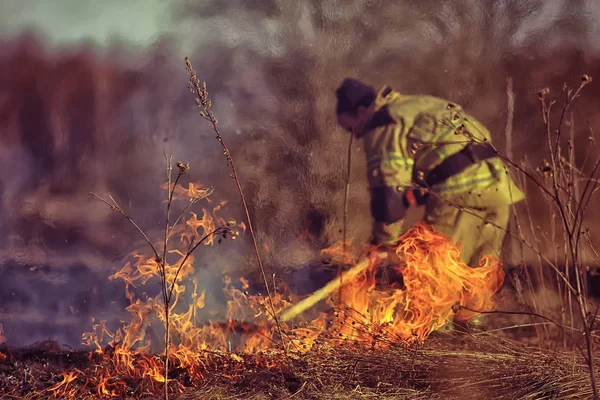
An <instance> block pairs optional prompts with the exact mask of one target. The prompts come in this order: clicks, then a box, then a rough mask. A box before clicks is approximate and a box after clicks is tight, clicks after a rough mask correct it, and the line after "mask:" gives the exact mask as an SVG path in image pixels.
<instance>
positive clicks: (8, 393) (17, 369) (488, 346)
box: [0, 334, 592, 399]
mask: <svg viewBox="0 0 600 400" xmlns="http://www.w3.org/2000/svg"><path fill="white" fill-rule="evenodd" d="M1 352H2V354H3V355H4V356H6V358H5V359H4V360H2V361H0V386H1V389H0V390H1V392H0V393H3V394H2V395H0V398H2V399H16V398H23V399H45V398H54V397H53V394H54V393H57V394H58V395H59V396H58V397H57V398H77V399H92V398H103V397H104V398H106V397H108V396H100V395H99V394H98V388H97V383H98V382H99V380H100V378H101V376H102V373H101V372H100V371H109V372H110V374H109V380H108V381H107V382H108V384H107V385H106V387H107V388H108V389H109V390H115V389H118V390H121V391H122V394H121V396H119V397H120V398H131V399H142V398H144V399H146V398H148V399H150V398H159V396H160V391H161V384H160V383H157V382H154V381H152V380H151V379H146V380H142V379H140V378H131V377H127V376H126V375H119V372H118V370H116V369H115V366H114V364H113V363H112V362H111V361H109V360H108V359H104V358H103V357H102V356H101V355H98V354H96V355H90V353H88V352H83V351H80V352H75V351H70V350H67V349H63V348H60V347H59V346H58V345H57V344H56V343H54V342H43V343H40V344H38V345H36V346H33V347H31V348H27V349H19V350H17V349H9V348H7V347H4V348H3V349H2V350H1ZM106 354H110V349H108V350H107V353H106ZM136 359H137V360H136V362H135V365H136V366H143V365H149V364H147V363H149V362H153V361H156V362H159V361H158V359H156V358H155V357H154V356H151V355H139V356H137V357H136ZM198 360H199V363H198V365H197V369H196V370H195V375H193V374H192V373H190V371H189V370H186V369H184V368H180V367H179V366H178V365H177V364H175V365H174V366H173V368H172V370H171V371H172V372H171V374H170V377H171V379H172V388H173V389H174V393H173V394H172V396H171V398H173V399H288V398H294V399H342V398H344V399H374V398H377V399H591V398H592V396H591V388H590V384H589V375H588V372H587V367H586V365H585V362H584V361H583V360H582V359H581V357H580V356H579V355H578V354H567V353H560V352H552V351H548V350H544V351H541V350H539V349H536V348H533V347H528V346H524V345H522V344H519V343H517V342H514V341H512V340H508V339H502V338H500V337H498V336H493V335H491V334H456V335H448V334H435V335H433V336H431V337H430V338H429V339H428V340H427V342H426V343H425V344H424V345H422V346H420V347H412V348H406V347H401V346H396V345H392V346H391V347H389V348H387V349H385V350H375V349H369V348H365V347H362V348H360V349H357V348H353V347H352V346H348V344H342V343H339V344H335V343H333V342H324V343H322V344H320V345H317V346H316V347H315V348H314V349H313V350H311V351H309V352H308V353H305V354H301V355H299V354H289V355H288V356H287V357H286V356H285V355H284V354H283V353H282V352H281V351H273V352H270V353H261V354H252V355H239V357H237V356H232V355H231V354H227V353H217V352H206V353H202V354H198ZM144 363H146V364H144ZM65 372H67V373H70V372H71V373H76V374H77V377H76V378H75V379H74V380H73V381H72V382H70V383H69V384H68V385H67V386H66V387H64V389H65V392H54V391H52V390H51V389H52V387H56V385H57V384H58V383H60V382H61V381H63V375H61V374H62V373H65Z"/></svg>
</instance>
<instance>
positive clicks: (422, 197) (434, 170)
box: [336, 79, 524, 268]
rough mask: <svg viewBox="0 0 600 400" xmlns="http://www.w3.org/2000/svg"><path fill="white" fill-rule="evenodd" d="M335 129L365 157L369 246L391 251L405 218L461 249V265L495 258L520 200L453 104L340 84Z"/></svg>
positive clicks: (485, 142)
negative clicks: (358, 144)
mask: <svg viewBox="0 0 600 400" xmlns="http://www.w3.org/2000/svg"><path fill="white" fill-rule="evenodd" d="M336 95H337V106H336V114H337V118H338V123H339V125H340V126H341V127H342V128H344V129H345V130H347V131H349V132H351V133H352V134H354V135H355V137H357V138H362V140H363V143H364V150H365V152H366V156H367V175H368V183H369V190H370V196H371V197H370V198H371V200H370V203H371V204H370V208H371V215H372V217H373V229H372V238H373V244H374V245H378V247H380V248H383V250H382V251H379V254H381V255H382V258H385V257H386V254H387V250H386V247H388V248H389V246H395V245H396V244H397V238H398V237H399V236H400V234H401V230H402V226H403V222H404V219H405V215H406V212H407V210H408V208H410V207H416V206H419V205H423V206H424V208H425V215H424V221H425V222H426V223H428V224H431V225H432V226H433V227H434V228H435V230H436V231H437V232H440V233H442V234H445V235H446V236H448V237H449V238H450V239H451V240H452V241H453V242H454V243H456V244H458V245H459V246H460V247H461V257H462V259H463V261H464V263H465V264H467V265H469V266H471V267H473V268H477V267H479V266H480V264H479V262H480V259H481V257H482V256H484V255H496V256H499V253H500V249H501V247H502V242H503V240H504V238H505V234H506V229H507V226H508V222H509V217H510V207H511V205H513V204H515V203H517V202H519V201H521V200H523V199H524V194H523V192H522V191H521V190H520V189H519V188H518V187H517V186H516V184H515V183H514V181H513V180H512V178H511V177H510V176H509V174H508V171H507V169H506V167H505V164H504V162H503V160H502V159H501V158H500V157H499V156H498V154H497V152H496V151H495V149H494V148H493V147H492V146H491V135H490V132H489V131H488V129H487V128H486V127H485V126H484V125H483V124H482V123H481V122H479V121H478V120H477V119H476V118H474V117H473V116H471V115H469V114H468V113H466V112H465V111H464V110H463V109H462V107H461V106H460V105H458V104H455V103H452V102H450V101H448V100H444V99H441V98H437V97H433V96H427V95H405V94H401V93H399V92H398V91H395V90H393V89H392V88H391V87H389V86H384V87H383V88H381V89H380V90H379V91H376V90H375V88H373V87H372V86H370V85H367V84H364V83H362V82H359V81H357V80H354V79H345V80H344V81H343V82H342V84H341V86H340V87H339V88H338V89H337V90H336Z"/></svg>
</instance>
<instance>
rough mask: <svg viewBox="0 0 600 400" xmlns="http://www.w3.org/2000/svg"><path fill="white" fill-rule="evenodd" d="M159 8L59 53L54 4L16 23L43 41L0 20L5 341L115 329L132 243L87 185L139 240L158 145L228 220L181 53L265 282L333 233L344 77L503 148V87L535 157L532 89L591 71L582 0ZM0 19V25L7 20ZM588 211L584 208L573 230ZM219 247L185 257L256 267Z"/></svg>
mask: <svg viewBox="0 0 600 400" xmlns="http://www.w3.org/2000/svg"><path fill="white" fill-rule="evenodd" d="M111 4H112V3H111ZM115 4H116V5H113V6H111V5H109V4H105V5H104V6H103V10H104V11H103V14H102V15H103V16H104V17H103V18H106V20H107V21H108V20H110V21H113V22H114V19H115V18H113V17H114V15H115V11H114V10H116V11H118V12H121V11H123V13H124V14H123V15H128V14H127V13H126V12H125V9H122V8H121V7H122V5H121V3H120V2H115ZM3 7H6V6H3ZM112 7H114V8H112ZM169 7H170V8H169V12H170V15H168V16H169V18H170V21H169V22H168V23H167V22H164V21H163V22H162V23H160V24H159V23H157V22H152V23H150V22H148V21H149V20H150V19H151V18H149V17H148V15H147V10H146V9H145V8H144V7H142V6H140V7H139V8H136V7H132V8H131V9H127V10H131V11H132V13H133V14H134V15H136V18H139V19H140V20H139V21H138V22H139V29H136V32H137V33H136V35H138V36H134V35H129V36H127V37H116V36H114V35H112V34H110V33H109V32H110V31H109V29H108V27H109V26H110V24H109V23H108V22H106V24H104V23H99V25H98V26H97V27H95V28H94V29H95V30H96V32H95V36H96V39H94V41H91V40H89V38H88V39H86V41H85V42H82V43H80V44H68V45H65V44H64V43H63V42H62V40H66V39H74V36H73V35H75V33H72V32H75V31H76V32H79V33H77V35H78V37H85V35H84V33H81V32H84V31H83V29H84V28H83V27H84V26H85V24H81V23H79V24H75V21H74V20H76V19H77V18H76V17H74V15H77V10H75V11H73V14H72V15H71V14H69V15H71V16H69V17H65V16H64V14H61V13H58V12H57V11H56V10H55V14H56V15H57V17H56V19H55V21H51V22H48V21H49V20H43V21H46V22H44V23H39V26H35V28H38V29H41V30H43V29H47V28H48V27H50V28H52V30H53V32H54V33H53V35H54V36H53V39H50V38H45V37H44V38H42V36H41V34H40V33H36V32H35V31H27V32H20V31H19V29H21V28H20V27H19V26H17V25H15V24H12V25H10V29H8V30H7V31H5V32H4V35H5V39H3V40H2V42H1V43H0V49H1V50H2V51H1V52H0V63H1V65H2V66H3V68H2V69H0V140H1V141H2V143H1V144H2V146H1V147H0V167H1V168H0V185H1V199H2V209H1V210H0V224H1V230H0V232H1V234H0V240H1V243H2V249H1V250H0V255H1V256H2V260H3V263H4V266H3V267H2V274H3V280H2V284H1V285H0V301H1V303H2V310H1V313H2V314H0V322H1V323H2V324H3V325H4V328H5V335H6V336H7V337H8V339H9V343H11V344H13V345H21V344H26V343H30V342H31V341H35V340H40V339H41V338H44V337H45V336H48V335H52V336H53V337H57V338H59V340H63V341H64V342H65V343H68V344H70V345H72V346H75V345H77V344H78V342H79V338H80V336H81V333H82V332H83V331H85V330H88V329H89V328H88V327H87V326H84V325H86V324H88V323H89V318H90V317H91V316H99V315H100V314H101V313H102V314H104V315H111V316H112V317H113V318H114V319H115V320H118V319H120V318H123V315H121V314H120V312H121V311H122V310H123V307H122V306H123V304H124V303H123V302H124V300H123V293H124V291H123V290H122V286H119V283H118V282H114V281H113V282H108V279H107V277H108V275H109V274H110V273H112V272H114V270H116V269H117V268H118V267H120V266H121V264H122V257H123V256H124V255H125V254H127V252H129V251H131V250H134V249H137V248H143V247H142V246H143V243H142V242H140V241H138V236H137V232H136V231H135V230H134V229H133V228H132V227H131V226H129V225H128V224H127V223H126V221H125V220H124V219H122V217H120V216H119V215H116V213H114V212H112V211H111V210H109V209H108V208H107V207H106V206H105V205H103V204H100V203H99V202H97V201H94V200H93V199H91V198H90V196H89V193H90V192H92V191H93V192H97V193H99V194H103V193H105V192H110V193H112V194H113V196H115V198H116V199H117V200H118V201H119V203H120V204H121V205H123V206H124V207H125V208H126V209H127V211H128V212H129V213H130V214H131V216H132V217H133V218H134V219H135V220H136V221H137V222H138V223H139V224H140V225H141V226H142V227H144V229H146V230H147V231H148V232H149V234H150V235H159V234H160V230H161V225H162V223H163V200H164V193H163V192H161V190H160V188H159V186H160V184H161V183H162V181H163V177H164V156H163V152H165V151H166V152H168V153H173V154H174V155H175V158H176V160H182V161H189V162H190V164H191V167H192V170H191V174H190V178H189V179H191V180H192V181H194V182H202V183H203V184H206V185H210V186H213V187H214V188H215V189H216V190H215V194H214V198H215V201H216V200H217V199H218V200H221V199H226V200H228V206H227V207H226V208H225V209H224V210H223V211H222V212H221V215H222V216H224V217H226V218H229V217H233V218H238V219H241V218H242V213H241V212H240V208H239V197H238V194H237V191H236V187H235V185H234V183H233V182H232V180H231V179H230V178H229V172H230V171H229V170H228V168H227V166H226V165H225V161H224V158H223V156H222V150H221V148H220V146H219V144H218V143H217V142H216V141H215V140H214V133H213V132H212V131H211V129H210V126H208V125H207V124H206V123H205V122H204V121H202V120H201V118H200V117H199V116H198V115H197V111H196V109H195V108H194V105H193V97H192V95H191V94H190V93H189V91H188V89H187V87H186V84H187V76H186V72H185V66H184V63H183V57H184V55H189V56H190V58H191V60H192V63H193V65H194V67H195V68H196V69H197V71H198V75H199V76H200V78H201V79H204V80H206V82H207V85H208V90H209V93H210V97H211V99H212V100H213V105H214V106H213V107H214V112H215V114H216V116H217V118H218V119H219V121H220V127H221V130H222V133H223V135H224V137H225V139H226V140H227V142H228V144H229V146H230V148H231V150H232V153H233V157H234V160H235V162H236V165H237V167H238V170H239V174H240V178H241V180H242V183H243V186H244V190H245V193H246V196H247V198H248V201H249V204H250V207H251V210H250V211H251V215H252V217H253V222H254V224H255V228H256V230H257V236H258V239H259V241H260V243H261V246H262V251H263V254H264V258H265V261H266V264H267V267H268V268H269V271H268V272H277V274H280V273H282V272H281V271H282V270H287V269H293V268H294V267H297V266H302V265H307V264H310V263H312V262H314V260H315V259H318V258H319V250H320V249H322V248H323V247H325V246H327V245H330V244H332V243H333V242H335V241H336V240H339V239H340V238H341V233H340V230H341V221H342V202H343V193H344V176H345V162H346V160H345V154H346V148H347V140H348V137H347V135H346V134H345V133H344V132H341V131H340V130H339V129H338V128H337V127H336V124H335V119H334V115H333V108H334V96H333V93H334V89H335V87H337V85H339V83H340V82H341V80H342V79H343V78H345V77H347V76H354V77H357V78H360V79H363V80H366V81H368V82H370V83H372V84H373V85H375V86H380V85H383V84H391V85H392V86H393V87H394V88H396V89H398V90H400V91H402V92H405V93H427V94H432V95H436V96H441V97H445V98H448V99H451V100H453V101H455V102H458V103H460V104H462V105H464V106H465V107H466V108H467V109H468V110H469V111H470V112H471V113H473V114H474V115H475V116H477V117H479V118H480V119H481V120H482V121H483V122H484V123H486V124H487V125H488V126H489V127H490V129H491V130H492V131H493V134H494V140H495V142H496V143H497V144H498V146H499V147H500V148H504V145H505V138H504V137H503V132H504V130H505V124H506V119H507V116H506V79H507V78H508V77H512V78H513V80H514V90H515V95H516V112H515V120H514V128H513V132H514V138H513V144H514V149H513V151H514V153H515V157H516V158H517V159H520V158H521V157H522V156H525V155H527V157H528V159H529V160H530V161H531V162H532V163H537V162H539V161H541V158H542V157H543V153H544V149H543V148H541V146H540V145H539V144H540V141H541V140H544V139H543V138H544V130H543V126H542V121H541V116H540V115H539V114H540V113H539V104H538V102H537V98H536V95H535V93H536V91H537V90H539V89H540V88H542V87H544V86H549V87H551V88H552V91H553V93H555V92H556V94H557V95H558V94H560V93H559V92H560V89H561V88H562V85H563V83H564V82H567V83H569V84H570V85H577V84H578V81H579V77H580V75H581V74H583V73H588V74H590V75H591V76H592V77H594V78H595V77H596V76H595V72H596V71H598V70H600V68H599V67H600V63H598V51H599V50H600V47H599V43H598V42H599V41H598V39H597V38H598V37H600V36H599V35H598V32H597V30H598V24H597V23H596V21H597V18H598V16H600V7H598V6H597V5H596V4H595V2H594V1H577V2H575V1H566V0H565V1H553V2H549V1H541V0H539V1H529V2H519V1H496V2H493V4H491V3H490V5H482V3H481V2H480V1H476V0H472V1H467V2H465V1H449V0H447V1H443V2H433V1H403V2H394V1H350V2H344V6H343V8H342V5H341V2H337V1H323V2H322V1H303V2H289V1H283V0H281V1H277V0H269V1H244V2H242V1H228V2H223V1H204V2H198V1H193V2H192V1H174V2H170V6H169ZM144 10H146V11H144ZM9 11H10V13H8V12H3V13H0V14H2V15H6V16H8V15H11V14H12V15H15V16H16V15H19V13H20V12H21V11H20V9H19V10H17V9H15V10H9ZM42 11H44V9H43V7H42V9H39V8H37V9H35V8H34V11H32V13H31V14H29V15H30V18H29V20H31V21H39V20H42V19H41V17H40V16H41V15H45V11H44V12H42ZM46 11H47V10H46ZM141 11H144V12H142V13H141V14H137V13H138V12H141ZM81 12H82V11H81ZM111 12H112V13H111ZM118 12H117V14H118ZM36 13H37V14H39V16H37V17H35V18H33V17H31V15H36ZM58 16H61V17H60V18H59V17H58ZM111 16H112V17H111ZM144 16H145V17H144ZM121 18H123V19H127V18H126V16H121ZM36 23H37V22H36ZM111 23H112V22H111ZM127 23H128V24H135V20H134V18H133V17H131V19H130V20H129V21H127ZM153 24H154V25H153ZM54 27H57V28H56V29H54ZM58 27H62V28H61V29H59V28H58ZM161 27H162V28H161ZM67 28H73V30H70V29H67ZM75 28H77V29H75ZM163 28H164V33H162V34H158V32H159V29H163ZM63 30H64V32H63ZM40 32H41V31H40ZM69 32H71V33H69ZM593 84H595V83H593ZM593 84H592V85H593ZM596 93H597V92H596V91H593V90H588V91H587V92H585V93H584V94H583V96H584V98H585V99H582V101H580V102H579V103H578V104H577V105H576V106H575V107H574V121H575V125H574V129H575V132H576V139H577V140H576V146H577V149H579V150H577V151H578V153H577V156H578V158H579V159H580V160H582V159H583V158H584V157H585V154H584V151H583V150H584V149H587V147H588V142H587V138H588V136H589V127H588V124H589V125H590V126H592V127H594V126H596V125H597V124H596V123H597V120H598V113H597V111H596V110H595V108H596V107H595V104H596V101H597V100H598V98H597V96H598V95H597V94H596ZM353 152H354V153H353V157H354V160H355V162H354V165H353V169H352V171H351V181H352V186H351V193H350V199H349V235H350V236H351V237H353V238H355V240H356V241H357V242H361V241H364V240H367V239H368V236H369V233H370V215H369V211H368V193H367V191H366V180H365V176H364V159H363V156H362V153H361V149H360V145H359V144H357V145H356V148H355V149H353ZM529 192H530V193H532V194H534V195H535V197H539V196H537V194H536V192H535V190H534V189H531V188H529ZM536 204H537V205H538V206H539V205H540V204H542V205H543V204H544V203H540V202H539V201H538V202H537V203H536V202H535V201H533V200H532V202H531V203H530V205H532V206H533V209H534V210H535V211H534V213H533V217H534V218H535V220H534V221H535V222H534V224H535V225H540V226H541V227H542V228H544V229H545V228H548V227H549V224H550V222H549V218H548V212H547V210H546V209H545V208H544V207H536ZM596 214H597V212H596ZM596 214H592V213H591V212H590V214H589V215H590V221H592V218H593V221H594V223H593V224H592V223H591V222H590V225H592V226H591V227H592V228H594V226H593V225H596V223H595V221H596V219H597V215H596ZM416 217H418V215H417V214H415V215H413V216H412V217H411V218H412V219H414V218H416ZM593 234H594V235H596V236H597V232H595V231H594V232H593ZM155 237H158V236H155ZM246 239H248V238H246ZM223 246H224V247H221V248H217V249H208V250H206V251H203V252H202V255H199V261H198V262H199V264H202V265H206V266H207V267H206V268H208V269H209V270H210V271H212V272H211V273H209V275H210V274H213V275H210V276H213V278H211V279H217V278H216V277H217V276H218V273H219V272H220V271H221V270H223V269H225V268H228V269H229V270H232V271H236V270H237V271H241V272H240V273H243V274H245V275H249V276H252V275H253V274H255V273H256V272H257V271H256V267H255V264H254V263H253V262H252V261H253V258H252V256H251V251H250V247H249V243H248V241H247V240H246V241H243V242H241V243H237V242H236V243H235V244H226V245H225V244H224V245H223ZM225 246H226V247H227V249H225ZM207 280H210V279H209V278H207ZM216 286H218V285H216ZM69 306H71V307H69ZM73 310H78V311H77V312H76V313H74V312H73ZM34 313H35V318H34ZM16 315H18V316H20V318H16V317H15V316H16ZM30 317H31V318H30ZM27 321H29V322H27ZM67 326H69V327H70V328H69V329H67V328H66V327H67ZM67 331H68V334H67V333H66V332H67Z"/></svg>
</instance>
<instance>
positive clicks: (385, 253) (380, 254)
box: [368, 238, 397, 264]
mask: <svg viewBox="0 0 600 400" xmlns="http://www.w3.org/2000/svg"><path fill="white" fill-rule="evenodd" d="M369 244H370V245H371V247H370V249H369V253H368V257H369V258H373V257H374V259H375V261H376V262H377V264H380V263H383V262H384V261H386V260H387V259H388V258H389V257H390V256H391V255H395V251H394V249H395V248H396V246H397V244H385V243H379V242H378V241H377V240H376V239H375V238H372V239H371V241H370V242H369Z"/></svg>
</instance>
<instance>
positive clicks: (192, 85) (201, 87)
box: [185, 57, 287, 352]
mask: <svg viewBox="0 0 600 400" xmlns="http://www.w3.org/2000/svg"><path fill="white" fill-rule="evenodd" d="M185 65H186V69H187V71H188V75H189V84H188V87H189V89H190V91H191V92H192V93H194V94H195V95H196V96H197V97H196V99H195V101H196V105H197V106H198V107H199V108H200V112H199V114H200V116H201V117H202V118H204V119H205V120H206V121H208V122H209V123H210V124H211V126H212V128H213V131H214V132H215V134H216V135H217V136H216V139H217V140H218V141H219V143H220V144H221V146H222V147H223V154H224V155H225V159H226V160H227V165H228V166H229V168H230V169H231V177H232V178H233V179H234V180H235V183H236V186H237V189H238V192H239V194H240V199H241V202H242V207H243V208H244V213H245V215H246V222H247V223H248V230H249V231H250V236H251V237H252V245H253V247H254V255H255V256H256V260H257V262H258V268H259V269H260V273H261V276H262V279H263V283H264V285H265V290H266V291H267V297H268V299H269V305H270V306H271V310H268V309H267V311H268V312H269V314H270V315H271V317H272V318H273V320H274V321H275V324H276V326H277V330H278V333H279V336H280V339H281V345H282V347H283V350H284V351H286V352H287V348H286V345H285V341H284V336H283V330H282V329H281V324H280V322H279V318H278V317H277V310H276V309H275V304H274V303H273V296H272V295H271V289H270V288H269V282H268V280H267V275H266V273H265V268H264V266H263V262H262V259H261V257H260V252H259V251H258V243H257V240H256V235H255V234H254V227H253V225H252V219H251V218H250V211H249V209H248V204H247V202H246V196H244V191H243V189H242V184H241V183H240V179H239V176H238V173H237V169H236V167H235V163H234V162H233V157H232V156H231V152H230V151H229V148H228V147H227V145H226V144H225V141H224V140H223V136H221V131H220V129H219V121H218V120H217V118H216V117H215V115H214V113H213V112H212V102H211V100H210V99H209V97H208V91H207V89H206V82H204V81H203V82H200V80H199V79H198V76H197V74H196V71H195V70H194V68H193V67H192V63H191V62H190V59H189V58H188V57H185Z"/></svg>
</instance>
